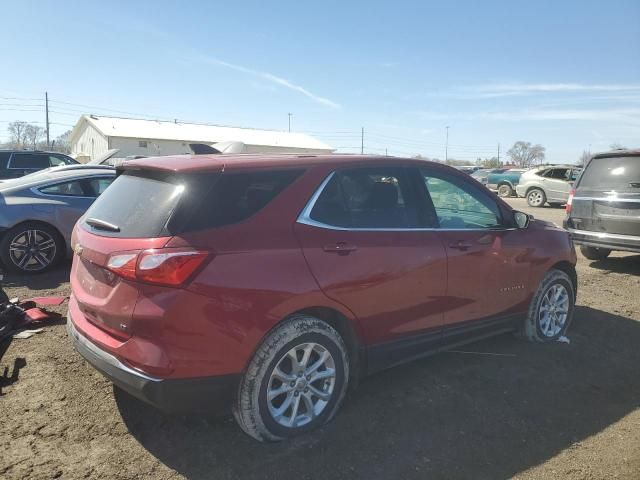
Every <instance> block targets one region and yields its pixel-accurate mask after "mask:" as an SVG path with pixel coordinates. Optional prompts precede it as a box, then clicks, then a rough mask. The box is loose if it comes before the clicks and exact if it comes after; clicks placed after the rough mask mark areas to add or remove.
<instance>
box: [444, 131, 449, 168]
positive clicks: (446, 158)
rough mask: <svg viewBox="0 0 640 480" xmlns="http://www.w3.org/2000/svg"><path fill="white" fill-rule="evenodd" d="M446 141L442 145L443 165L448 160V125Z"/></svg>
mask: <svg viewBox="0 0 640 480" xmlns="http://www.w3.org/2000/svg"><path fill="white" fill-rule="evenodd" d="M446 128H447V140H446V142H445V144H444V163H447V161H448V160H449V125H447V127H446Z"/></svg>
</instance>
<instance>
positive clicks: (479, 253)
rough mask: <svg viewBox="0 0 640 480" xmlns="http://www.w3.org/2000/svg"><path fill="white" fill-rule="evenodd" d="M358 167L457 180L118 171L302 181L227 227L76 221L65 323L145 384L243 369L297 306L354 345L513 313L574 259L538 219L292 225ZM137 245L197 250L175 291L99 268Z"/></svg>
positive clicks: (183, 162) (232, 164) (327, 168)
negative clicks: (324, 318) (130, 227)
mask: <svg viewBox="0 0 640 480" xmlns="http://www.w3.org/2000/svg"><path fill="white" fill-rule="evenodd" d="M368 164H374V165H394V166H398V165H409V166H424V165H429V166H430V168H439V169H446V171H447V172H449V173H451V174H454V175H463V174H460V173H457V172H452V169H450V168H449V167H444V166H440V165H437V164H431V163H428V164H426V163H425V162H423V161H419V160H401V159H389V158H387V157H375V158H372V157H366V156H325V157H298V156H279V157H278V156H271V157H270V156H255V155H237V156H232V155H225V156H214V157H213V156H212V157H208V156H197V157H195V156H194V157H189V156H187V157H162V158H157V159H145V160H144V161H140V162H136V161H132V162H127V164H126V165H125V168H126V169H138V168H153V169H162V170H169V171H190V172H193V171H203V170H210V171H219V172H222V171H224V172H228V171H239V170H242V169H273V168H287V167H288V168H293V167H298V168H300V167H302V168H304V169H305V173H304V174H302V176H301V177H299V178H298V179H297V180H296V181H294V182H293V184H291V185H290V186H289V187H288V188H286V189H285V190H284V191H283V192H282V193H281V194H280V195H279V196H278V197H276V198H275V200H273V201H272V202H271V203H269V204H268V205H267V207H265V208H264V209H262V210H260V211H259V212H258V213H256V214H255V215H253V216H252V217H250V218H249V219H248V220H245V221H243V222H240V223H237V224H234V225H229V226H225V227H219V228H214V229H208V230H203V231H199V232H193V233H189V234H184V235H181V236H175V237H161V238H148V239H147V238H145V239H126V238H110V237H103V236H97V235H94V234H92V233H89V232H88V231H86V230H84V229H83V228H82V227H80V226H76V228H75V231H74V235H73V239H72V245H73V246H74V248H75V250H76V255H74V259H73V267H72V272H71V287H72V292H73V294H72V298H71V300H70V314H71V315H70V316H71V318H72V319H73V322H74V324H75V326H76V328H77V329H78V330H79V331H80V333H82V334H83V335H85V336H86V337H88V338H89V339H91V340H92V341H93V342H94V343H96V344H97V345H99V346H100V347H101V348H103V349H104V350H106V351H108V352H110V353H112V354H113V355H115V356H116V357H118V358H119V359H120V360H121V361H123V362H124V363H127V364H129V365H131V366H133V367H135V368H138V369H140V370H141V371H143V372H146V373H148V374H151V375H155V376H160V377H165V378H186V377H203V376H214V375H224V374H234V373H240V372H242V371H243V370H244V368H245V367H246V365H247V363H248V362H249V360H250V358H251V356H252V354H253V352H254V351H255V349H256V347H257V345H258V344H259V343H260V341H261V340H262V339H263V338H264V336H265V334H266V333H267V332H269V331H270V330H271V329H272V328H273V327H274V326H275V325H276V324H277V323H278V322H280V321H281V320H282V319H283V318H285V317H287V316H288V315H290V314H292V313H294V312H297V311H300V310H303V309H307V308H311V307H323V308H325V309H331V310H334V311H336V312H339V313H340V314H341V315H342V316H343V317H344V318H346V319H347V321H348V322H350V323H351V326H352V330H353V331H354V332H355V333H356V336H357V337H358V341H359V342H360V345H361V346H365V347H366V346H367V345H371V344H380V343H384V342H386V341H392V340H396V339H399V338H404V337H407V336H410V335H416V334H421V333H426V332H434V331H438V330H440V329H442V328H444V327H445V326H452V325H455V324H457V323H460V322H468V321H472V320H480V319H484V318H488V317H491V316H494V315H499V314H507V313H519V312H525V311H526V310H527V308H528V303H529V300H530V299H531V297H532V294H533V292H534V291H535V290H536V288H537V287H538V284H539V282H540V280H541V278H542V277H543V275H544V274H545V272H546V271H547V270H548V269H549V268H551V267H552V266H553V265H554V264H555V263H557V262H560V261H567V262H569V263H571V264H575V261H576V258H575V252H574V251H573V248H572V246H571V243H570V241H569V238H568V235H567V234H566V232H565V231H564V230H562V229H560V228H557V227H555V226H553V225H551V224H547V223H545V222H540V221H533V222H531V225H530V226H529V228H528V229H526V230H517V229H509V230H503V231H482V232H478V231H437V230H422V231H395V232H392V231H387V232H384V231H382V232H366V231H341V230H330V229H322V228H318V227H314V226H309V225H304V224H299V223H296V220H297V218H298V216H299V214H300V212H301V210H302V209H303V208H304V206H305V205H306V203H307V202H308V200H309V198H310V197H311V196H312V195H313V193H314V192H315V191H316V189H317V188H318V186H319V185H320V184H321V183H322V181H323V180H324V179H325V178H326V177H327V175H328V174H329V173H330V172H332V171H334V170H336V169H339V168H343V167H352V166H356V165H361V166H364V165H368ZM222 174H224V173H222ZM465 178H467V177H465ZM470 181H471V180H470ZM496 203H498V205H499V206H500V208H501V209H502V210H503V212H505V213H506V214H510V212H511V208H510V207H509V206H508V205H507V204H505V203H504V202H502V201H501V200H499V199H498V198H496ZM337 245H340V246H339V247H338V249H337V250H336V248H335V247H336V246H337ZM467 245H468V246H467ZM78 246H80V248H79V247H78ZM345 247H346V248H345ZM149 249H153V252H155V253H162V252H163V250H167V251H183V250H184V249H189V250H193V251H195V250H198V251H204V252H208V253H209V254H210V255H209V256H208V258H207V261H206V262H204V263H203V264H202V265H198V268H197V269H195V270H194V271H193V272H192V274H190V275H188V277H189V278H188V279H187V280H185V278H186V277H185V278H181V281H183V282H184V283H182V284H181V285H180V286H177V287H176V286H167V285H154V284H152V283H153V282H149V281H144V279H142V280H141V279H140V277H138V276H137V273H136V271H135V270H134V273H133V274H132V275H133V276H132V275H129V276H128V278H127V275H123V276H119V275H117V274H114V273H113V272H112V271H109V270H108V268H107V262H108V259H109V257H110V256H111V255H113V254H114V253H116V252H127V251H136V252H140V251H145V250H149ZM175 249H178V250H175ZM340 249H342V250H340ZM80 250H81V254H80V256H78V254H77V252H78V251H80ZM136 262H139V259H137V260H136ZM129 273H131V272H129ZM163 274H165V275H166V274H167V272H163ZM147 280H148V279H147ZM160 283H163V282H160ZM177 283H181V282H177Z"/></svg>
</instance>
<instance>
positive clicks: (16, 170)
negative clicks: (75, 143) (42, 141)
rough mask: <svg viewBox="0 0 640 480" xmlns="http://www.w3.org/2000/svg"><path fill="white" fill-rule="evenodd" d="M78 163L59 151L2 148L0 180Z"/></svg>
mask: <svg viewBox="0 0 640 480" xmlns="http://www.w3.org/2000/svg"><path fill="white" fill-rule="evenodd" d="M77 163H78V162H77V161H76V160H74V159H73V158H71V157H69V156H68V155H65V154H63V153H58V152H42V151H39V150H0V180H6V179H9V178H18V177H22V176H23V175H27V174H28V173H33V172H37V171H38V170H42V169H44V168H49V167H57V166H58V165H74V164H77Z"/></svg>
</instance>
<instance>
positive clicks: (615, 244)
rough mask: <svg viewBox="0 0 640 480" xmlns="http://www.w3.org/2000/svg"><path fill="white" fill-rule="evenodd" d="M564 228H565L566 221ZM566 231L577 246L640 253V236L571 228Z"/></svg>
mask: <svg viewBox="0 0 640 480" xmlns="http://www.w3.org/2000/svg"><path fill="white" fill-rule="evenodd" d="M564 227H565V228H567V224H566V221H565V225H564ZM568 230H569V234H570V235H571V239H572V240H573V242H574V243H575V244H577V245H587V246H589V247H597V248H608V249H610V250H623V251H627V252H640V236H635V235H620V234H614V233H604V232H591V231H588V230H576V229H572V228H568Z"/></svg>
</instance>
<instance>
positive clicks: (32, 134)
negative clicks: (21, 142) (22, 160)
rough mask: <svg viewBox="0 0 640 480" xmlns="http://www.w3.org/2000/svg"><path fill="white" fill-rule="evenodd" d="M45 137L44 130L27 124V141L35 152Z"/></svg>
mask: <svg viewBox="0 0 640 480" xmlns="http://www.w3.org/2000/svg"><path fill="white" fill-rule="evenodd" d="M43 137H44V128H42V127H39V126H37V125H32V124H30V123H27V125H26V127H25V140H26V142H25V143H27V142H28V144H29V146H30V147H31V148H33V149H34V150H35V149H36V148H37V147H38V142H39V141H40V140H42V138H43Z"/></svg>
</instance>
